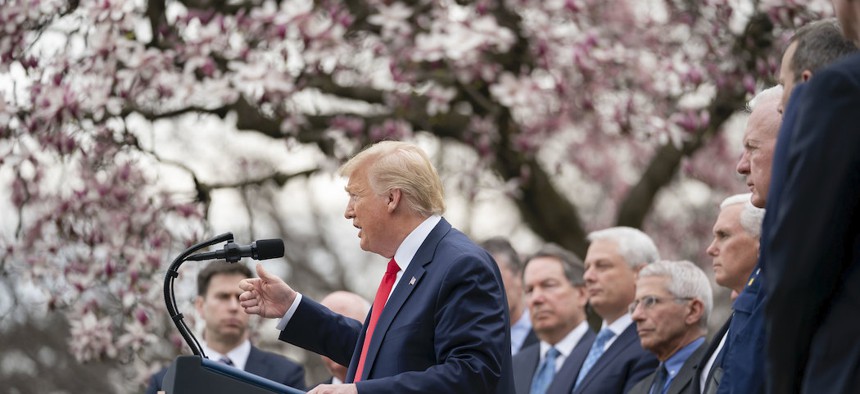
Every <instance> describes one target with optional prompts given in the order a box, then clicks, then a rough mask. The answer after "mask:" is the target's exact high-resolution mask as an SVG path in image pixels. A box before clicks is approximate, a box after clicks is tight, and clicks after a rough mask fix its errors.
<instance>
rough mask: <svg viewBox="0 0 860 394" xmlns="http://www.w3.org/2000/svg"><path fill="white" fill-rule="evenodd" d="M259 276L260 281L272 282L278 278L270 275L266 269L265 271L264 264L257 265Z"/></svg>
mask: <svg viewBox="0 0 860 394" xmlns="http://www.w3.org/2000/svg"><path fill="white" fill-rule="evenodd" d="M257 276H259V277H260V279H262V280H265V281H270V280H272V279H277V277H275V276H274V275H272V274H270V273H269V271H266V269H265V268H263V264H262V263H257Z"/></svg>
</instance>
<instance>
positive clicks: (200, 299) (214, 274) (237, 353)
mask: <svg viewBox="0 0 860 394" xmlns="http://www.w3.org/2000/svg"><path fill="white" fill-rule="evenodd" d="M246 278H253V274H252V273H251V270H250V269H248V267H247V266H245V265H244V264H241V263H236V264H231V263H227V262H223V261H216V262H212V263H210V264H209V265H207V266H206V268H204V269H202V270H201V271H200V273H199V274H197V299H196V300H195V301H194V307H195V308H196V310H197V314H198V315H199V316H200V318H201V319H202V320H203V322H204V323H205V327H204V328H203V340H202V341H201V343H200V345H201V346H202V347H203V352H204V353H205V354H206V356H207V357H208V358H210V359H212V360H216V361H221V362H223V363H225V364H228V365H232V366H234V367H236V368H239V369H242V370H244V371H247V372H250V373H252V374H255V375H257V376H262V377H264V378H266V379H269V380H273V381H275V382H278V383H281V384H285V385H287V386H290V387H295V388H297V389H300V390H304V388H305V370H304V368H302V367H301V366H300V365H298V364H296V363H294V362H292V361H290V360H288V359H287V358H286V357H284V356H281V355H279V354H275V353H270V352H266V351H263V350H260V349H258V348H257V347H256V346H254V345H252V344H251V342H250V341H249V340H248V320H249V315H248V314H246V313H245V311H243V310H242V307H241V306H239V294H240V293H241V292H242V290H240V289H239V282H240V281H241V280H242V279H246ZM166 373H167V368H165V369H162V370H161V371H159V372H158V373H156V374H154V375H153V376H152V377H151V378H150V379H149V386H148V387H147V389H146V393H147V394H155V393H156V392H158V391H159V390H161V383H162V380H163V379H164V375H165V374H166Z"/></svg>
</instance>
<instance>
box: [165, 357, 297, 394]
mask: <svg viewBox="0 0 860 394" xmlns="http://www.w3.org/2000/svg"><path fill="white" fill-rule="evenodd" d="M161 387H162V390H164V392H166V393H167V394H198V393H200V394H204V393H205V394H228V393H241V394H269V393H280V394H304V393H305V392H304V391H301V390H298V389H295V388H292V387H289V386H285V385H283V384H280V383H278V382H275V381H271V380H269V379H266V378H262V377H259V376H257V375H254V374H251V373H248V372H245V371H243V370H241V369H238V368H234V367H231V366H228V365H225V364H222V363H219V362H216V361H212V360H209V359H206V358H203V357H200V356H179V357H177V358H176V359H175V360H173V364H171V365H170V368H169V369H168V370H167V374H166V375H164V381H163V382H162V385H161Z"/></svg>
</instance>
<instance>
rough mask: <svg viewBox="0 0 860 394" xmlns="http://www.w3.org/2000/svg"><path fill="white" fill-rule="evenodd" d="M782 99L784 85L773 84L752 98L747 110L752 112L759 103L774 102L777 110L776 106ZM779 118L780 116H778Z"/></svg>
mask: <svg viewBox="0 0 860 394" xmlns="http://www.w3.org/2000/svg"><path fill="white" fill-rule="evenodd" d="M781 99H782V85H775V86H771V87H769V88H767V89H765V90H762V91H761V92H758V94H756V95H755V97H753V98H752V100H750V101H749V103H747V112H752V111H754V110H755V108H756V106H757V105H766V104H767V103H771V102H773V103H772V104H773V106H774V110H776V106H777V105H779V101H780V100H781ZM776 118H777V119H779V117H776ZM777 129H779V124H777Z"/></svg>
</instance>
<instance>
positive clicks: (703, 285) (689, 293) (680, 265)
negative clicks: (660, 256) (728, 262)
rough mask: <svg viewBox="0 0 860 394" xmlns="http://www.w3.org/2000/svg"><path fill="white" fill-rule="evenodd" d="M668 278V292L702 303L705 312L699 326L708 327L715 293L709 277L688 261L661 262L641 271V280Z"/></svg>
mask: <svg viewBox="0 0 860 394" xmlns="http://www.w3.org/2000/svg"><path fill="white" fill-rule="evenodd" d="M655 276H656V277H661V278H668V279H669V280H668V281H667V282H668V285H667V286H666V291H668V292H669V293H670V294H672V295H673V296H675V297H682V298H694V299H697V300H700V301H702V305H704V311H703V313H702V320H700V321H699V325H700V326H701V327H702V328H707V327H708V317H709V316H710V315H711V310H712V309H713V307H714V299H713V293H712V290H711V283H710V281H708V276H707V275H705V272H704V271H702V269H701V268H699V267H697V266H696V265H695V264H693V263H691V262H689V261H686V260H681V261H660V262H657V263H654V264H649V265H648V266H646V267H645V268H643V269H642V270H641V271H639V278H640V279H641V278H647V277H655Z"/></svg>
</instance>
